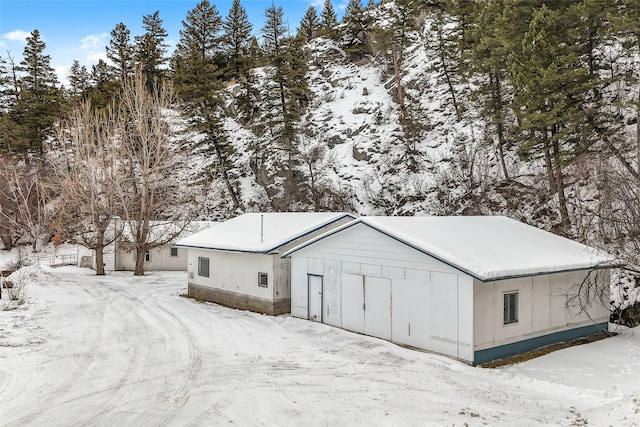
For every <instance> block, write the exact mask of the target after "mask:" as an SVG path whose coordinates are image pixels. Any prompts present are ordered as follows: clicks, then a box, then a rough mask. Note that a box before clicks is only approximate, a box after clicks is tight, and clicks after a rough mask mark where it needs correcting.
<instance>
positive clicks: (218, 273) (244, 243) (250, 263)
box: [176, 212, 354, 315]
mask: <svg viewBox="0 0 640 427" xmlns="http://www.w3.org/2000/svg"><path fill="white" fill-rule="evenodd" d="M353 219H354V217H353V216H351V215H349V214H346V213H335V212H296V213H290V212H271V213H246V214H244V215H240V216H238V217H235V218H233V219H230V220H228V221H225V222H223V223H221V224H218V225H216V226H215V227H211V228H209V229H206V230H202V231H200V232H198V233H195V234H193V235H191V236H188V237H185V238H184V239H182V240H180V241H178V242H177V243H176V246H177V247H179V248H180V249H181V250H185V249H186V250H187V251H188V255H187V259H188V260H187V264H188V267H187V273H188V277H189V279H188V280H189V282H188V293H189V296H191V297H193V298H197V299H202V300H206V301H212V302H216V303H218V304H222V305H225V306H228V307H233V308H239V309H243V310H251V311H256V312H259V313H265V314H271V315H276V314H282V313H289V312H290V311H291V284H290V279H291V274H290V260H289V259H283V258H281V254H282V253H283V252H285V251H286V250H288V249H290V248H292V247H293V246H296V245H298V244H300V243H302V242H304V241H306V240H308V239H310V238H312V237H315V236H317V235H318V234H321V233H323V232H324V231H327V230H330V229H332V228H335V227H337V226H339V225H342V224H344V223H346V222H349V221H352V220H353Z"/></svg>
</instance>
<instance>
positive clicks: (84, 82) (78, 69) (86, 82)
mask: <svg viewBox="0 0 640 427" xmlns="http://www.w3.org/2000/svg"><path fill="white" fill-rule="evenodd" d="M67 80H69V86H70V87H69V93H70V94H71V96H72V97H79V96H81V95H83V94H84V93H85V91H86V90H87V89H89V87H90V85H91V82H90V80H91V76H90V75H89V72H88V71H87V67H85V66H84V65H82V66H81V65H80V62H78V61H77V60H75V59H74V60H73V63H72V64H71V68H69V74H67Z"/></svg>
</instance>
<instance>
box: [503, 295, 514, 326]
mask: <svg viewBox="0 0 640 427" xmlns="http://www.w3.org/2000/svg"><path fill="white" fill-rule="evenodd" d="M503 301H504V311H503V321H504V324H505V325H506V324H509V323H516V322H517V321H518V293H517V292H507V293H506V294H504V295H503Z"/></svg>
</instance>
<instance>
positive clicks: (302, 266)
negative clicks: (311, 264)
mask: <svg viewBox="0 0 640 427" xmlns="http://www.w3.org/2000/svg"><path fill="white" fill-rule="evenodd" d="M307 288H308V286H307V258H305V257H301V256H297V257H292V258H291V315H292V316H294V317H300V318H303V319H306V318H307V314H308V311H307V302H308V298H309V296H308V295H307Z"/></svg>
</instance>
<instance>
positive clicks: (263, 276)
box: [258, 273, 269, 288]
mask: <svg viewBox="0 0 640 427" xmlns="http://www.w3.org/2000/svg"><path fill="white" fill-rule="evenodd" d="M258 286H260V287H263V288H268V287H269V275H268V274H267V273H258Z"/></svg>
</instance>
